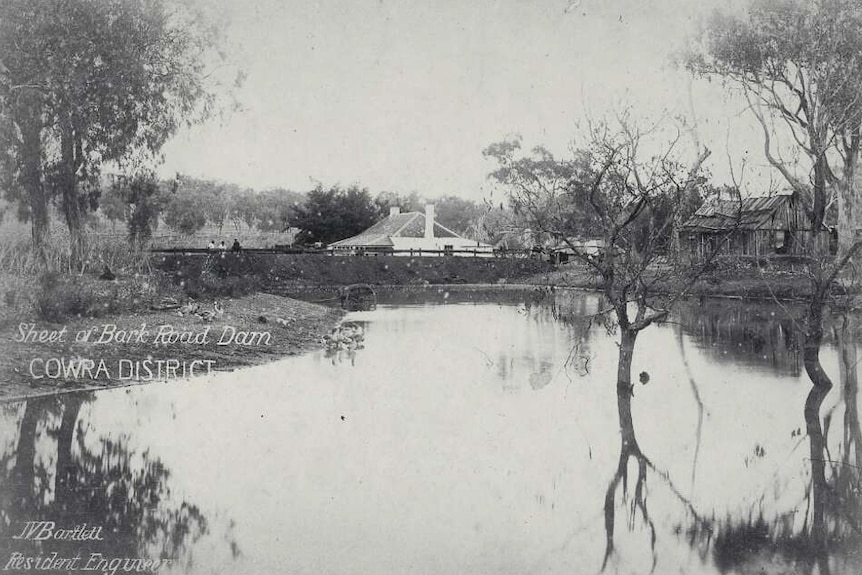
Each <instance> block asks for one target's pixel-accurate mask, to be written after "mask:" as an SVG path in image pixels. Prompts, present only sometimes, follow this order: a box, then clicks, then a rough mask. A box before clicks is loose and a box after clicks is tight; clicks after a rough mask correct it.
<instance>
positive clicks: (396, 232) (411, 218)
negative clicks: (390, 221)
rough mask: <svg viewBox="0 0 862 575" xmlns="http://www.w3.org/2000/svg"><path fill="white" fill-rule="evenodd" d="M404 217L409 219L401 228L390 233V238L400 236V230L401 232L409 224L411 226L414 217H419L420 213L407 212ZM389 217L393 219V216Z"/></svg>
mask: <svg viewBox="0 0 862 575" xmlns="http://www.w3.org/2000/svg"><path fill="white" fill-rule="evenodd" d="M404 215H410V219H409V220H407V221H406V222H404V223H403V224H402V225H401V227H400V228H398V229H396V230H395V231H394V232H392V233H391V234H389V236H390V237H392V236H395V237H398V234H400V233H401V230H403V229H404V228H406V227H407V226H409V225H410V224H412V223H413V220H415V219H416V216H420V215H422V214H421V213H420V212H407V213H406V214H404ZM390 217H393V216H390Z"/></svg>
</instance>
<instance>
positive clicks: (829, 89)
mask: <svg viewBox="0 0 862 575" xmlns="http://www.w3.org/2000/svg"><path fill="white" fill-rule="evenodd" d="M687 64H688V67H689V68H690V69H691V70H692V71H693V72H694V73H695V74H700V75H704V76H707V77H713V76H714V77H718V78H721V79H723V80H725V81H726V82H727V83H728V84H729V85H731V86H734V87H736V88H738V89H740V90H741V91H742V93H743V94H744V96H745V97H746V98H747V99H748V101H749V103H750V109H751V110H752V112H753V114H754V117H755V118H756V119H757V121H758V122H759V123H760V125H761V127H762V129H763V137H764V155H765V157H766V159H767V161H768V162H769V163H770V165H771V166H772V167H773V168H775V169H776V170H777V171H778V172H779V173H780V174H781V175H782V177H783V178H784V179H785V180H786V181H787V182H788V184H789V185H790V186H791V187H792V188H793V189H794V191H796V192H797V193H798V194H799V195H800V196H801V197H802V198H808V200H809V205H810V221H811V229H812V231H813V232H814V233H815V234H817V233H818V232H819V231H821V230H822V228H823V222H824V219H825V214H826V213H827V205H828V204H829V202H830V201H831V198H833V197H834V198H835V200H836V201H837V205H838V244H839V245H838V248H839V251H838V255H837V257H836V258H834V259H830V258H823V257H817V254H814V255H813V256H812V257H810V258H808V260H807V261H806V269H805V271H804V273H805V274H806V275H807V277H808V279H809V281H810V291H809V293H808V294H807V302H806V303H807V305H806V306H805V310H804V314H803V317H802V318H800V321H799V322H798V323H799V325H800V326H801V331H802V334H803V356H802V357H803V365H804V367H805V372H806V374H807V375H808V377H809V379H810V380H811V383H812V390H811V394H810V395H809V399H808V402H807V403H806V422H808V425H809V434H810V435H811V437H812V438H814V437H816V436H817V434H818V432H819V419H818V413H819V409H820V405H821V403H822V401H823V397H825V395H826V393H827V392H828V391H829V390H830V389H831V388H832V380H831V378H830V377H829V375H828V374H827V372H826V370H824V369H823V366H822V364H821V362H820V348H821V346H822V342H823V317H824V314H825V313H827V312H828V310H829V307H830V305H832V304H833V303H835V301H836V299H840V298H839V297H837V296H839V295H840V293H839V292H840V291H841V290H839V289H837V288H838V286H837V285H836V281H837V280H838V279H839V275H840V274H841V273H842V272H843V271H844V270H845V268H846V267H848V264H851V262H852V258H853V256H854V255H855V253H856V252H857V251H858V250H859V249H860V247H862V242H860V241H859V239H858V238H857V231H858V230H860V229H862V198H860V194H859V190H858V189H857V187H856V170H857V164H858V161H859V151H860V138H862V6H860V4H859V3H858V2H855V1H853V0H817V1H815V2H811V3H807V2H806V3H802V2H799V1H797V0H780V1H778V0H773V1H767V0H755V1H754V2H753V3H752V4H751V5H750V6H749V8H748V11H747V12H746V13H745V14H744V15H743V16H737V15H725V14H721V13H716V14H715V15H714V16H713V18H712V19H711V20H710V21H709V23H708V25H707V27H706V29H705V30H704V37H703V39H702V42H701V43H700V45H698V46H695V47H693V48H692V49H691V50H690V51H689V53H688V54H687ZM776 123H780V125H781V126H782V127H783V130H784V133H789V134H790V135H791V136H792V142H793V145H794V146H795V148H796V149H797V150H798V151H799V152H800V153H801V154H802V155H803V157H805V158H807V160H808V164H809V165H810V170H809V173H808V174H807V175H800V174H799V169H798V168H799V166H798V165H797V164H794V163H792V162H788V161H785V160H784V159H783V158H782V156H781V154H780V150H778V149H777V148H776V147H775V145H774V143H773V140H774V139H776V138H777V136H778V135H779V134H780V133H781V132H779V131H778V130H777V129H776V127H775V125H776ZM806 167H807V166H806ZM833 192H837V193H833ZM843 303H844V304H845V305H846V303H847V302H843ZM847 321H850V320H849V319H848V320H847ZM820 447H821V446H819V445H815V442H814V440H813V439H812V444H811V452H812V458H814V457H815V453H816V452H818V451H822V449H820ZM817 457H819V455H818V456H817ZM812 473H813V475H814V476H815V479H817V478H818V476H819V477H820V480H818V482H819V483H822V481H821V480H822V475H823V474H822V465H821V466H820V467H819V471H818V469H817V468H815V469H812ZM819 492H821V493H822V490H820V491H819ZM817 493H818V492H817V491H815V496H817ZM810 536H811V539H812V540H813V542H814V545H815V548H822V546H823V545H824V544H825V529H824V525H823V521H822V514H821V515H820V517H818V516H815V517H814V521H813V522H812V525H811V531H810Z"/></svg>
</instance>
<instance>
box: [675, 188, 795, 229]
mask: <svg viewBox="0 0 862 575" xmlns="http://www.w3.org/2000/svg"><path fill="white" fill-rule="evenodd" d="M792 198H793V195H792V194H777V195H773V196H756V197H748V198H742V199H741V200H715V201H712V202H707V203H705V204H703V205H702V206H700V207H699V208H698V209H697V211H696V212H695V213H694V215H692V216H691V217H690V218H689V219H688V220H687V221H686V222H685V223H684V224H683V225H682V230H683V231H687V232H718V231H722V230H728V229H731V228H736V229H740V230H765V229H772V228H773V227H774V226H773V225H772V222H773V218H774V217H775V213H776V211H778V209H779V208H780V207H781V206H782V205H784V204H785V203H787V202H789V201H790V200H791V199H792Z"/></svg>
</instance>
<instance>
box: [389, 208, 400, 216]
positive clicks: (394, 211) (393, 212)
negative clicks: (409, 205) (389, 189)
mask: <svg viewBox="0 0 862 575" xmlns="http://www.w3.org/2000/svg"><path fill="white" fill-rule="evenodd" d="M400 213H401V208H400V207H399V206H389V215H390V216H397V215H398V214H400Z"/></svg>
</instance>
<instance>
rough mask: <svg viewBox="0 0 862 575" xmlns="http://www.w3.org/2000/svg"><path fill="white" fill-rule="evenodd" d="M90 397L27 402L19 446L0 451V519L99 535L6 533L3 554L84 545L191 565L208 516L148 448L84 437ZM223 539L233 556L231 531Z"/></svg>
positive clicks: (65, 550)
mask: <svg viewBox="0 0 862 575" xmlns="http://www.w3.org/2000/svg"><path fill="white" fill-rule="evenodd" d="M91 399H92V395H88V394H80V393H74V394H66V395H63V396H61V397H48V398H36V399H30V400H28V401H27V402H26V406H25V408H24V413H23V416H22V417H21V422H20V426H19V434H18V441H17V445H13V446H12V451H11V452H9V453H6V454H4V455H3V456H2V462H3V463H4V465H3V467H2V469H0V473H3V474H4V475H6V477H3V479H2V487H0V502H2V509H0V520H2V524H3V529H4V531H7V532H10V533H11V532H12V531H15V532H16V533H20V530H21V529H23V527H24V524H25V522H27V521H40V520H44V521H54V522H55V523H56V525H57V527H58V528H61V527H62V528H71V527H73V526H75V525H80V524H82V523H87V524H88V525H89V526H102V528H103V529H102V532H103V539H104V540H103V541H88V542H86V544H82V543H81V542H73V541H55V540H48V541H45V542H39V541H15V540H13V539H12V538H11V537H4V538H3V542H2V543H0V545H3V546H4V547H5V549H3V551H4V552H6V553H5V556H7V557H8V556H9V555H10V553H11V552H14V551H19V552H21V553H23V554H24V555H26V556H36V555H40V554H42V553H50V552H55V551H56V552H57V553H58V555H59V556H60V557H64V556H66V557H73V556H74V555H75V554H76V553H78V552H82V550H85V551H86V554H89V553H91V552H92V553H102V554H103V555H104V556H106V557H129V558H136V557H140V558H144V559H171V560H172V561H173V562H174V564H175V565H176V564H177V563H179V565H181V566H182V567H183V570H188V569H189V568H191V565H192V553H191V548H192V546H193V545H194V544H195V542H197V541H198V540H199V539H200V538H201V537H202V536H204V535H206V534H207V533H208V531H209V525H208V521H207V518H206V517H205V516H204V514H203V513H202V512H201V510H200V509H199V508H198V507H197V506H196V505H193V504H190V503H188V502H186V501H177V500H176V498H175V497H174V496H173V494H172V492H171V489H170V472H169V470H168V469H166V468H165V467H164V465H163V464H162V463H161V461H159V460H158V459H157V458H154V457H152V455H151V454H150V453H149V452H148V451H145V452H143V453H136V452H134V451H133V450H131V449H130V448H129V447H128V445H127V444H126V442H125V441H124V440H123V439H122V438H120V439H110V438H99V439H98V443H97V444H96V445H95V446H94V445H92V443H93V442H92V441H87V437H86V436H87V431H88V426H86V425H85V424H84V422H83V421H81V420H80V419H79V413H80V410H81V407H82V405H83V404H84V403H85V402H87V401H89V400H91ZM40 424H41V429H42V433H41V434H40V433H38V432H39V430H40ZM51 441H55V442H56V449H55V450H52V449H51V447H50V445H51ZM46 442H47V443H46ZM46 445H47V446H48V447H47V448H46ZM13 461H14V463H13ZM52 463H53V465H52ZM226 540H227V542H228V544H229V545H230V547H231V552H232V554H233V556H234V557H236V556H238V554H239V549H238V547H237V546H236V543H235V541H233V540H232V536H230V534H228V535H227V536H226ZM82 555H84V553H83V552H82Z"/></svg>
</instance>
